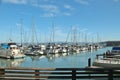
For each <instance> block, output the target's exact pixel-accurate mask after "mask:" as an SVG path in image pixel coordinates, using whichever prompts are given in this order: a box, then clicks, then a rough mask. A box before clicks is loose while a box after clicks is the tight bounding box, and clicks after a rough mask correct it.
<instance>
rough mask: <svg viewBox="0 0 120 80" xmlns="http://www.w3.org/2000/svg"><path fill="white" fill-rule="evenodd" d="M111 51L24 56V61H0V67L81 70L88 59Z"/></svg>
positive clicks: (104, 49) (108, 48)
mask: <svg viewBox="0 0 120 80" xmlns="http://www.w3.org/2000/svg"><path fill="white" fill-rule="evenodd" d="M107 50H111V48H110V47H107V48H103V49H99V50H97V51H91V52H90V51H89V52H80V53H69V54H56V55H47V56H26V57H25V58H24V59H15V60H10V59H0V66H1V67H16V66H17V67H29V68H33V67H34V68H82V67H86V66H87V61H88V58H91V59H92V62H93V61H94V59H95V56H96V54H100V53H103V52H105V51H107Z"/></svg>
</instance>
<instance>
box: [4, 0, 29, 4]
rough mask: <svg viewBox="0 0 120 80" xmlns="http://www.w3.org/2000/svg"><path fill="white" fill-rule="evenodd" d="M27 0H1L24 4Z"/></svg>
mask: <svg viewBox="0 0 120 80" xmlns="http://www.w3.org/2000/svg"><path fill="white" fill-rule="evenodd" d="M27 1H28V0H2V2H4V3H13V4H26V3H27Z"/></svg>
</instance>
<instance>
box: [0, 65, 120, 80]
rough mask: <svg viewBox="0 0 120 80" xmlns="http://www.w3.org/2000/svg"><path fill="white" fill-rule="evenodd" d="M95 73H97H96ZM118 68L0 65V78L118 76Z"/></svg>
mask: <svg viewBox="0 0 120 80" xmlns="http://www.w3.org/2000/svg"><path fill="white" fill-rule="evenodd" d="M96 74H97V75H96ZM119 74H120V68H99V67H97V68H95V67H94V68H93V67H86V68H19V67H7V68H4V67H0V80H1V79H2V80H16V79H17V80H22V79H23V80H40V79H48V80H49V79H52V80H53V79H63V78H64V79H71V80H76V79H89V78H108V80H113V79H114V78H120V75H119Z"/></svg>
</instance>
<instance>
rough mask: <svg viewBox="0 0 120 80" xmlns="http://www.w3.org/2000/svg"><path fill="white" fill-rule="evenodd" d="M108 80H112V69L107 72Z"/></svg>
mask: <svg viewBox="0 0 120 80" xmlns="http://www.w3.org/2000/svg"><path fill="white" fill-rule="evenodd" d="M108 80H113V70H111V69H110V70H109V73H108Z"/></svg>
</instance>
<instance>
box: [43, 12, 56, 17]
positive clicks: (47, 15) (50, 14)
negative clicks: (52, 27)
mask: <svg viewBox="0 0 120 80" xmlns="http://www.w3.org/2000/svg"><path fill="white" fill-rule="evenodd" d="M54 16H56V15H55V14H54V13H45V14H43V15H41V17H54Z"/></svg>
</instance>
